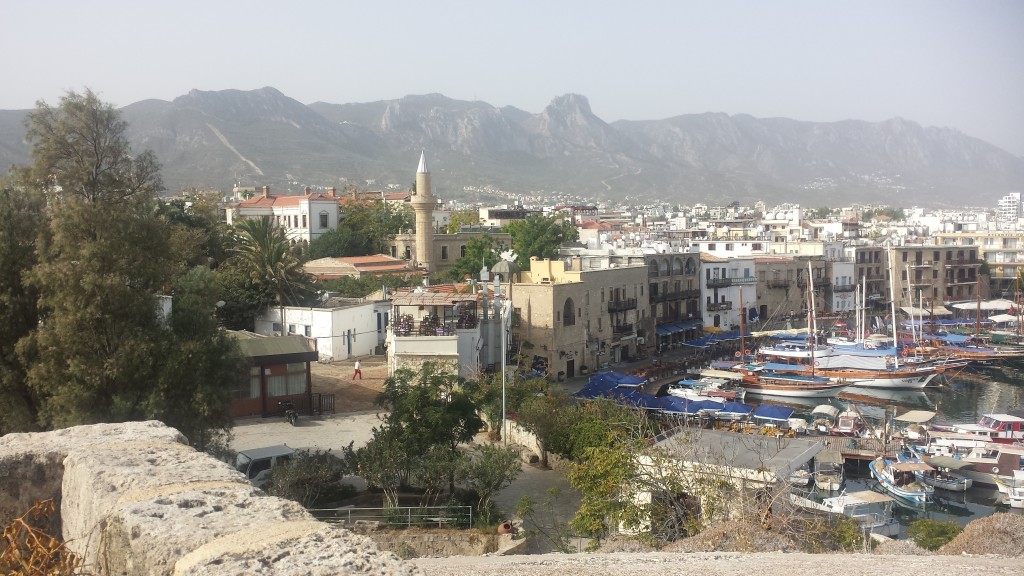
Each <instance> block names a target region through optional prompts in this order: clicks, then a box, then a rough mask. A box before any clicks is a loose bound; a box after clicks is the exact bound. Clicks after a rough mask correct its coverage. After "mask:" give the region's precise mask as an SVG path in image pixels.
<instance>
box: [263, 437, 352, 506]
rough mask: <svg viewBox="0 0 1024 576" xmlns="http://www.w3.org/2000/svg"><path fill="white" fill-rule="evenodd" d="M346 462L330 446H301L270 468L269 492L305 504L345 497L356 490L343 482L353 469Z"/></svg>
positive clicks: (328, 501)
mask: <svg viewBox="0 0 1024 576" xmlns="http://www.w3.org/2000/svg"><path fill="white" fill-rule="evenodd" d="M345 464H346V463H345V461H344V460H343V459H338V458H335V457H334V455H333V454H331V451H330V450H327V451H320V450H316V451H313V452H310V451H309V450H299V451H298V452H296V453H295V454H294V455H292V457H291V459H290V460H288V461H286V462H282V463H281V464H278V465H277V466H274V468H273V469H272V470H271V472H270V480H269V481H268V483H267V488H266V491H267V494H270V495H271V496H278V497H281V498H286V499H288V500H293V501H295V502H298V503H299V504H301V505H302V506H303V507H305V508H316V507H317V506H321V505H325V504H328V503H330V502H333V501H336V500H339V499H342V498H344V497H346V496H349V495H351V494H352V493H353V492H355V489H354V488H353V487H351V486H348V485H343V484H342V483H341V479H342V478H343V477H344V476H345V474H347V473H349V472H351V471H350V470H348V469H347V468H346V465H345Z"/></svg>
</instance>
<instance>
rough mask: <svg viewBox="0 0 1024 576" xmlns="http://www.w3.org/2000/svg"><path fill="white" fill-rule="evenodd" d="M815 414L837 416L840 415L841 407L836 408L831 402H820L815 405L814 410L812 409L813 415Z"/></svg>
mask: <svg viewBox="0 0 1024 576" xmlns="http://www.w3.org/2000/svg"><path fill="white" fill-rule="evenodd" d="M815 414H825V415H827V416H830V417H832V418H835V417H836V416H839V408H836V407H835V406H832V405H831V404H818V405H817V406H815V407H814V410H811V416H814V415H815Z"/></svg>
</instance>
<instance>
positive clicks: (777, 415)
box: [754, 404, 796, 422]
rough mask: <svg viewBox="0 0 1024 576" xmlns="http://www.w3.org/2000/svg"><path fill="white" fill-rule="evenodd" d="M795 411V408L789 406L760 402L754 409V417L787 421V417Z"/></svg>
mask: <svg viewBox="0 0 1024 576" xmlns="http://www.w3.org/2000/svg"><path fill="white" fill-rule="evenodd" d="M793 412H796V410H795V409H793V408H790V407H789V406H780V405H778V404H761V405H760V406H758V407H757V410H754V418H763V419H765V420H781V421H782V422H787V421H788V420H789V417H790V416H792V415H793Z"/></svg>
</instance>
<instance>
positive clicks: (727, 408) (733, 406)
mask: <svg viewBox="0 0 1024 576" xmlns="http://www.w3.org/2000/svg"><path fill="white" fill-rule="evenodd" d="M753 411H754V407H753V406H751V405H750V404H742V403H740V402H726V403H725V404H722V409H721V410H719V412H720V413H722V414H741V415H742V414H750V413H751V412H753Z"/></svg>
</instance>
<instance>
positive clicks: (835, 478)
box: [814, 450, 846, 493]
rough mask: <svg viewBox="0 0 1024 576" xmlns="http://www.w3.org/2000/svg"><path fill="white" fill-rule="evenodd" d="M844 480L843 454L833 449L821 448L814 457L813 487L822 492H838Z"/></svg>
mask: <svg viewBox="0 0 1024 576" xmlns="http://www.w3.org/2000/svg"><path fill="white" fill-rule="evenodd" d="M845 481H846V474H845V473H844V470H843V455H842V454H841V453H839V452H837V451H835V450H822V451H821V452H818V454H817V455H816V456H815V457H814V487H815V488H817V489H818V490H821V491H822V492H828V493H831V492H838V491H839V490H840V489H842V487H843V483H844V482H845Z"/></svg>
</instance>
